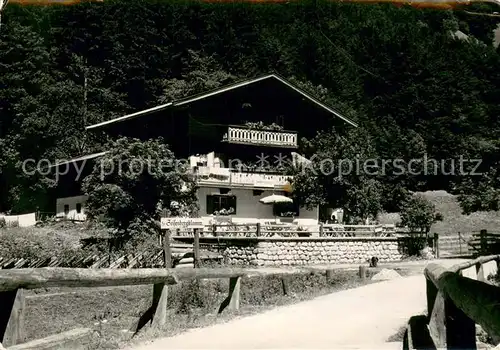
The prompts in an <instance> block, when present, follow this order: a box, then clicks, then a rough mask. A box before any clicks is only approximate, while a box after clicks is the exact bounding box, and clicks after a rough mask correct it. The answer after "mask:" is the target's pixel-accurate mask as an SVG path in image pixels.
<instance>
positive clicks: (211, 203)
mask: <svg viewBox="0 0 500 350" xmlns="http://www.w3.org/2000/svg"><path fill="white" fill-rule="evenodd" d="M231 209H232V210H231ZM220 211H223V212H224V211H225V212H228V213H230V214H236V196H231V195H218V194H214V195H208V196H207V214H214V213H215V212H220Z"/></svg>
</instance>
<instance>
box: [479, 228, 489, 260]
mask: <svg viewBox="0 0 500 350" xmlns="http://www.w3.org/2000/svg"><path fill="white" fill-rule="evenodd" d="M487 235H488V231H487V230H481V231H480V233H479V237H480V240H481V255H486V254H487V250H488V244H487V241H486V237H487Z"/></svg>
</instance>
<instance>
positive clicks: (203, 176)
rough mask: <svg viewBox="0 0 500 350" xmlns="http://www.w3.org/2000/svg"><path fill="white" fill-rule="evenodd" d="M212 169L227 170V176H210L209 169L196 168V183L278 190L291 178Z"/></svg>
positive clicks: (279, 175)
mask: <svg viewBox="0 0 500 350" xmlns="http://www.w3.org/2000/svg"><path fill="white" fill-rule="evenodd" d="M214 169H225V170H227V176H221V175H217V174H215V173H214V174H211V173H210V171H211V170H210V168H209V167H198V169H197V170H196V173H195V174H194V175H195V178H196V181H197V182H198V183H199V184H203V185H216V186H221V185H227V186H230V185H231V186H233V185H234V186H241V187H268V188H280V187H283V186H285V185H286V184H287V183H288V181H290V180H291V179H292V178H293V177H292V176H289V175H281V174H266V173H252V172H234V171H230V169H229V168H214Z"/></svg>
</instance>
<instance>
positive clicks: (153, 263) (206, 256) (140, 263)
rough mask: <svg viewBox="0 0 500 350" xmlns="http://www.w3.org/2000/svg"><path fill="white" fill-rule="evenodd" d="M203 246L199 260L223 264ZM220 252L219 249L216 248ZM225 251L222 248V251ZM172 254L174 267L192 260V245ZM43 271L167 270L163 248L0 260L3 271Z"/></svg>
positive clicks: (174, 245) (175, 249)
mask: <svg viewBox="0 0 500 350" xmlns="http://www.w3.org/2000/svg"><path fill="white" fill-rule="evenodd" d="M202 248H209V247H206V246H203V245H201V246H200V260H201V261H204V262H220V261H222V259H223V256H222V255H221V252H220V251H218V250H217V249H215V251H210V250H208V249H202ZM215 248H217V246H216V247H215ZM220 249H223V247H220ZM170 250H171V254H172V259H173V261H174V264H173V265H174V267H175V265H176V262H177V261H179V260H181V259H182V258H183V257H185V256H191V255H192V254H193V251H194V247H193V244H185V243H171V244H170ZM40 267H72V268H94V269H95V268H110V269H118V268H159V267H165V264H164V259H163V248H157V249H153V250H145V251H143V252H140V253H137V254H128V255H120V254H118V255H117V254H113V253H102V254H92V255H87V256H80V257H67V258H65V257H52V258H48V259H24V258H2V257H0V269H20V268H40Z"/></svg>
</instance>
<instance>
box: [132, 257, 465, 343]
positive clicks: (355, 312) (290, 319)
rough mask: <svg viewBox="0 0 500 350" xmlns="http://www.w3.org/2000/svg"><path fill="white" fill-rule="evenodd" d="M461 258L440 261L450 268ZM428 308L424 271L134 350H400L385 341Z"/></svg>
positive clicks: (194, 331)
mask: <svg viewBox="0 0 500 350" xmlns="http://www.w3.org/2000/svg"><path fill="white" fill-rule="evenodd" d="M457 262H459V261H457V260H447V261H446V260H444V261H440V263H442V264H443V265H445V266H447V267H449V266H451V265H454V264H455V263H457ZM425 311H426V296H425V278H424V276H423V275H418V276H411V277H404V278H399V279H396V280H392V281H387V282H380V283H376V284H370V285H367V286H363V287H360V288H356V289H351V290H346V291H342V292H337V293H333V294H329V295H326V296H322V297H319V298H316V299H314V300H310V301H305V302H301V303H298V304H295V305H291V306H285V307H281V308H277V309H274V310H271V311H268V312H265V313H262V314H259V315H254V316H248V317H243V318H239V319H235V320H232V321H230V322H228V323H225V324H218V325H215V326H211V327H207V328H200V329H194V330H191V331H188V332H186V333H183V334H180V335H177V336H174V337H170V338H163V339H157V340H155V341H153V342H150V343H149V344H145V345H141V346H138V347H134V348H131V349H133V350H160V349H290V348H295V349H298V348H301V349H306V348H307V349H374V348H377V349H401V346H402V344H401V343H387V339H388V338H389V337H390V336H392V335H393V334H395V333H396V332H397V331H398V329H399V328H400V327H401V326H403V325H405V323H406V322H407V321H408V319H409V318H410V317H411V316H413V315H417V314H420V313H424V312H425Z"/></svg>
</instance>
